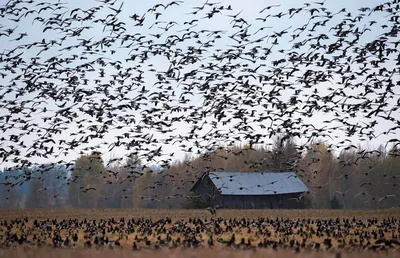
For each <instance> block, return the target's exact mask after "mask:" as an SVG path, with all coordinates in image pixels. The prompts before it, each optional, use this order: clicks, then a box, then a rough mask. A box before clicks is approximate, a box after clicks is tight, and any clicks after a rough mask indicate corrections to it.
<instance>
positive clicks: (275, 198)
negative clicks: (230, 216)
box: [217, 194, 303, 209]
mask: <svg viewBox="0 0 400 258" xmlns="http://www.w3.org/2000/svg"><path fill="white" fill-rule="evenodd" d="M297 196H298V194H284V195H223V196H219V198H218V199H217V204H219V205H222V206H223V207H224V208H230V209H299V208H302V207H303V206H302V203H297V202H296V201H295V200H290V199H289V198H295V197H297Z"/></svg>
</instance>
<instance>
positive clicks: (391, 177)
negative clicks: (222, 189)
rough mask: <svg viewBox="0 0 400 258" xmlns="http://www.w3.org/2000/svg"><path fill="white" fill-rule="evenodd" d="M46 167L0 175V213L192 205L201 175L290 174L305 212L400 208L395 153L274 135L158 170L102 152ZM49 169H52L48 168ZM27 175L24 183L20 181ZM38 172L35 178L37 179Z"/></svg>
mask: <svg viewBox="0 0 400 258" xmlns="http://www.w3.org/2000/svg"><path fill="white" fill-rule="evenodd" d="M48 166H49V167H50V168H49V169H46V165H43V166H41V167H35V168H27V169H26V170H24V171H21V170H10V169H6V170H4V171H3V172H2V173H0V182H1V184H0V193H1V196H2V198H1V200H0V207H1V208H44V207H47V208H57V207H75V208H193V207H198V206H196V205H197V204H196V202H194V198H192V197H193V193H191V192H190V189H191V188H192V186H193V184H194V183H195V182H196V181H197V180H198V178H200V177H201V176H202V175H203V174H204V173H206V172H212V171H230V172H261V171H264V172H268V171H271V172H285V171H294V172H295V173H296V175H297V176H298V177H299V178H300V179H301V180H302V181H303V182H304V184H305V185H306V186H307V187H308V188H309V190H310V192H309V193H307V194H306V195H305V196H304V199H303V202H304V203H305V207H307V208H346V209H363V208H368V209H375V208H390V207H399V206H400V198H399V196H400V188H399V187H398V183H400V181H399V178H400V150H399V149H397V148H392V149H390V150H386V148H384V147H383V146H381V147H380V148H378V150H368V149H366V148H363V147H361V146H354V145H349V147H347V148H345V149H344V150H342V151H341V152H340V153H339V154H336V153H335V151H334V149H333V147H332V145H329V144H328V143H324V142H322V141H316V142H312V143H309V144H307V145H304V146H300V145H297V144H296V143H295V142H294V141H293V140H292V139H284V138H282V137H277V138H276V139H275V141H274V143H273V144H272V145H265V146H263V147H257V148H255V147H252V146H249V145H243V146H230V147H222V146H221V147H218V148H216V149H215V150H213V151H210V152H208V153H205V154H203V155H201V156H190V155H186V156H185V157H184V158H183V159H182V160H180V161H175V162H172V163H171V164H169V165H168V166H167V167H166V168H165V169H164V170H160V168H157V167H146V166H143V165H142V161H141V160H140V159H139V158H138V157H137V156H136V155H130V156H129V157H128V158H127V159H126V160H125V161H123V162H119V163H113V164H110V165H108V166H105V164H104V161H103V159H102V157H101V153H97V152H93V153H91V154H89V155H82V156H80V157H79V158H78V159H77V160H76V162H75V164H74V166H72V167H67V166H64V165H51V164H50V165H48ZM51 166H52V167H51ZM11 173H13V175H16V174H18V175H21V177H20V178H21V180H22V179H23V178H25V179H26V177H27V175H29V177H30V178H29V181H27V182H25V183H23V184H22V183H21V182H19V181H18V178H19V177H18V176H17V177H14V178H12V177H11V176H10V175H11ZM37 173H40V175H43V176H40V177H38V178H41V179H37V178H35V174H37Z"/></svg>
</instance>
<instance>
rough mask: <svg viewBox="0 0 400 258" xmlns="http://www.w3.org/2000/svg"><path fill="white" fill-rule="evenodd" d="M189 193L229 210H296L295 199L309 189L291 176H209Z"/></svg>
mask: <svg viewBox="0 0 400 258" xmlns="http://www.w3.org/2000/svg"><path fill="white" fill-rule="evenodd" d="M191 191H192V192H194V193H195V194H196V195H200V196H202V198H203V199H204V200H205V201H207V202H209V203H210V204H211V205H221V206H223V207H224V208H230V209H295V208H303V207H304V203H303V202H302V200H301V201H299V200H298V199H297V200H296V198H298V197H299V195H301V194H303V193H305V192H308V191H309V189H308V188H307V186H305V184H304V183H303V182H302V181H301V180H300V178H299V177H298V176H296V174H295V173H294V172H208V173H204V174H203V175H202V177H201V178H200V179H199V180H197V181H196V182H195V184H194V185H193V187H192V188H191Z"/></svg>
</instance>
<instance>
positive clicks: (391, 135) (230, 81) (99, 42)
mask: <svg viewBox="0 0 400 258" xmlns="http://www.w3.org/2000/svg"><path fill="white" fill-rule="evenodd" d="M184 4H185V3H184V2H183V1H172V2H170V3H165V4H156V5H154V6H152V7H151V8H149V9H148V10H147V11H145V12H144V13H135V12H134V11H132V9H130V8H126V6H127V3H124V2H122V1H118V0H112V1H111V0H103V1H96V2H94V3H93V6H92V7H91V8H87V9H85V8H83V7H82V8H75V7H74V8H71V7H70V5H69V4H68V3H63V2H61V1H57V2H52V3H48V2H36V1H33V0H26V1H24V0H10V1H8V3H7V4H5V5H3V6H2V7H1V8H0V42H2V46H3V48H4V49H2V50H1V52H0V80H1V83H0V113H1V116H0V130H1V133H2V135H1V139H0V163H1V164H2V165H3V166H4V165H7V164H8V165H9V166H13V168H23V167H29V166H33V165H37V164H39V163H40V162H38V160H41V161H43V160H45V161H48V160H57V161H55V162H53V163H52V164H67V166H70V167H73V165H74V161H73V160H74V159H71V160H66V157H71V156H70V155H71V153H72V154H74V153H75V154H85V153H90V152H93V151H100V152H104V150H107V151H108V152H112V151H117V152H120V151H127V152H129V153H130V154H134V155H137V156H138V157H139V158H140V159H142V160H143V161H144V165H143V166H142V168H141V170H140V171H143V169H145V168H146V167H149V166H150V165H151V164H157V165H158V166H160V167H161V169H162V170H161V173H162V171H163V170H165V169H167V168H168V167H169V166H170V164H171V161H172V158H173V157H174V151H172V152H171V153H167V151H165V149H168V146H172V147H173V148H174V149H176V150H178V149H179V150H182V151H184V152H185V153H189V154H194V155H200V156H202V157H203V158H204V159H207V158H208V156H207V155H209V153H210V152H212V151H214V150H216V149H218V148H219V147H220V146H222V145H224V146H233V145H235V144H237V143H240V142H247V143H248V146H249V147H248V148H249V149H254V148H256V147H257V146H263V145H265V144H268V140H269V139H271V138H273V137H275V136H277V135H282V136H283V137H282V138H281V141H282V142H285V141H286V140H288V139H297V140H304V139H305V144H304V145H303V147H302V148H303V150H306V145H307V144H308V143H311V142H313V141H314V140H316V139H327V140H330V141H332V144H331V145H329V148H330V149H331V150H336V149H345V150H352V149H354V150H356V149H357V146H356V144H354V143H353V142H352V140H350V138H351V137H356V139H357V140H359V141H368V140H373V139H378V138H379V137H386V138H385V140H384V141H385V142H384V145H385V147H392V146H393V149H394V150H396V149H398V148H399V146H400V139H399V138H398V137H397V135H398V133H399V129H400V120H399V116H398V114H399V110H398V109H399V107H400V97H399V93H400V92H399V90H398V88H399V86H400V80H399V67H400V52H399V50H400V48H399V45H400V39H399V27H400V19H399V16H400V14H399V11H400V3H399V1H398V0H393V1H387V2H384V3H382V4H379V5H377V6H373V7H363V8H359V9H358V10H353V11H352V12H350V11H349V10H347V9H346V8H341V9H339V10H337V11H332V10H329V9H328V8H327V7H326V3H325V1H324V2H310V3H304V4H302V5H299V6H297V7H295V6H293V7H292V8H290V9H288V10H282V8H280V5H272V6H268V7H265V8H263V9H262V10H260V11H259V13H258V16H257V17H253V18H247V17H245V16H243V15H242V11H235V10H234V6H231V5H224V4H222V3H219V2H213V1H210V0H207V1H205V2H204V3H203V4H201V5H199V6H195V7H193V8H191V9H190V10H191V11H190V12H189V13H187V14H184V15H180V18H182V19H183V20H182V21H174V20H171V19H168V18H169V17H171V14H172V15H173V16H176V15H174V14H176V13H177V12H180V9H179V8H180V7H182V6H183V5H184ZM299 17H300V18H301V19H304V17H306V22H305V23H304V24H301V26H298V25H299V24H298V21H299V20H298V19H299ZM284 19H287V20H286V22H284V21H283V20H284ZM296 19H297V20H296ZM225 20H226V21H227V27H223V28H218V24H223V21H225ZM280 21H282V24H289V25H288V26H287V27H286V26H285V27H282V28H280V27H279V25H280ZM30 24H32V26H34V29H38V30H40V31H39V32H40V33H38V34H36V33H35V34H34V35H33V33H32V32H31V31H23V29H24V27H26V26H28V25H30ZM211 24H212V26H211ZM271 24H274V25H275V26H274V27H270V26H269V25H271ZM202 26H203V27H202ZM221 26H222V25H221ZM150 82H151V83H150ZM318 116H320V117H323V118H322V120H323V121H322V127H319V126H317V125H316V124H315V121H316V120H320V117H318ZM380 124H384V126H383V127H384V128H383V129H382V128H381V127H379V125H380ZM341 137H342V138H341ZM338 139H339V140H338ZM340 139H342V140H340ZM343 139H344V140H343ZM300 149H301V148H300ZM102 150H103V151H102ZM375 152H379V151H378V150H374V151H366V150H364V151H361V152H359V154H360V157H361V158H366V157H367V156H368V155H370V154H374V153H375ZM391 155H394V156H400V153H399V152H398V151H397V152H396V151H394V152H393V153H391ZM123 158H124V157H117V158H112V159H111V160H110V163H112V162H118V161H121V160H122V159H123ZM345 165H347V164H345ZM188 166H191V164H190V162H188ZM293 166H295V164H293ZM48 167H49V166H42V168H43V171H42V170H41V171H40V173H36V174H35V175H32V174H31V173H29V172H26V173H25V174H22V175H18V178H9V179H8V180H7V181H6V182H1V183H2V184H4V185H7V186H10V187H14V186H18V185H21V184H23V183H25V182H27V181H30V180H31V179H33V178H41V177H42V176H43V173H45V172H46V171H47V168H48ZM140 171H139V172H138V171H132V173H140ZM210 171H212V168H210ZM104 172H105V173H109V174H111V173H112V174H113V175H115V172H113V171H109V170H106V171H104ZM116 176H118V175H116ZM12 179H14V180H15V181H12ZM367 183H369V182H367ZM81 190H82V191H86V192H88V191H91V190H92V189H89V188H88V189H85V188H83V189H81ZM342 194H345V193H342ZM389 197H390V196H389ZM219 222H221V221H219ZM15 223H16V225H18V223H24V222H22V221H20V222H15ZM43 223H51V222H43ZM54 223H55V225H61V224H63V223H77V224H81V223H84V224H86V223H88V224H90V225H91V226H88V227H89V228H91V227H94V228H95V229H97V228H98V227H100V225H103V226H104V228H106V226H105V224H104V223H103V222H101V223H100V224H96V223H94V222H90V223H89V222H77V221H75V222H73V221H64V222H54ZM93 223H94V224H93ZM126 223H128V222H126ZM129 223H132V225H133V224H134V223H135V222H129ZM137 223H139V222H137ZM140 223H143V225H144V226H143V227H144V228H145V229H146V230H148V223H145V222H142V221H141V222H140ZM149 223H150V222H149ZM159 223H160V225H164V223H165V221H164V222H159ZM195 223H196V224H197V226H198V227H199V228H200V229H199V230H203V222H201V221H197V220H196V221H195ZM213 223H215V222H213ZM224 223H227V222H224ZM230 223H233V224H235V223H241V222H230ZM246 223H250V222H246ZM251 223H254V224H255V225H256V224H257V223H258V224H257V225H258V226H261V225H262V223H263V222H260V221H258V222H251ZM274 223H275V222H274ZM282 223H283V224H285V223H284V222H282ZM282 223H278V224H277V225H276V226H277V228H278V229H281V227H284V226H281V224H282ZM290 223H292V222H290ZM297 223H301V222H297ZM327 223H332V224H333V225H335V223H334V222H321V225H320V227H326V225H327ZM40 224H41V223H39V224H38V225H37V227H38V228H41V226H40ZM150 224H151V223H150ZM213 225H214V226H213V227H215V225H218V223H216V224H213ZM103 226H101V227H103ZM112 227H114V226H112ZM154 227H159V229H158V230H161V229H162V228H163V226H156V225H154ZM185 227H186V226H185V225H184V224H178V225H177V226H176V230H181V229H182V228H185ZM385 227H389V226H388V225H386V224H385ZM214 230H220V229H214ZM342 230H346V226H345V227H343V228H342ZM317 232H319V231H317ZM42 233H43V232H42ZM42 233H40V234H42ZM45 234H46V233H45ZM49 234H50V233H49ZM360 234H362V233H360ZM52 237H55V235H52ZM12 239H15V241H21V240H20V238H19V239H17V238H15V237H14V238H7V241H8V242H12V241H13V240H12ZM60 241H61V240H60ZM60 241H58V240H55V242H57V243H58V242H60ZM65 241H66V240H65V239H63V240H62V241H61V242H65ZM159 241H161V240H159ZM163 241H164V242H165V241H166V240H163ZM187 241H189V242H191V241H194V240H187ZM367 241H368V240H367V237H365V238H364V241H363V242H362V243H363V244H365V243H366V242H367ZM61 242H60V243H61ZM89 242H90V241H89ZM192 244H193V243H192ZM263 244H266V243H263ZM275 244H276V243H275Z"/></svg>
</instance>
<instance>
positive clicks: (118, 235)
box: [0, 209, 400, 258]
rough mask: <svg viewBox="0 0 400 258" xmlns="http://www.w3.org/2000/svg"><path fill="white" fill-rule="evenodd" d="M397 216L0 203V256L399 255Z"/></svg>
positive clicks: (385, 212)
mask: <svg viewBox="0 0 400 258" xmlns="http://www.w3.org/2000/svg"><path fill="white" fill-rule="evenodd" d="M112 218H114V220H111V219H112ZM120 218H124V220H122V221H121V220H120ZM235 218H236V219H235ZM93 219H95V220H96V221H95V222H94V221H93ZM194 219H196V220H194ZM308 219H310V220H308ZM337 219H338V220H337ZM34 220H37V221H36V224H35V222H34ZM399 220H400V209H390V210H378V211H368V210H361V211H360V210H358V211H356V210H346V211H341V210H219V211H218V212H217V216H215V217H212V216H211V215H210V214H209V213H208V211H206V210H148V209H141V210H131V209H105V210H99V209H96V210H90V209H87V210H86V209H85V210H77V209H55V210H40V209H37V210H0V221H1V224H0V246H1V247H2V248H0V257H10V258H11V257H35V258H36V257H37V258H39V257H57V258H63V257H66V258H69V257H74V258H80V257H96V258H102V257H111V256H118V257H159V256H161V255H162V256H163V257H209V256H218V257H336V258H339V257H360V256H361V255H362V256H363V258H368V257H382V255H385V256H387V257H400V243H399V242H398V240H399V239H400V236H399V235H400V222H399ZM5 221H6V222H7V223H5ZM12 222H13V223H12ZM74 234H76V238H77V239H75V240H76V241H75V240H74V241H72V239H73V236H74ZM233 235H234V236H235V239H232V236H233ZM104 236H106V237H107V240H106V241H103V240H102V239H103V238H104ZM58 237H59V238H58ZM99 239H100V240H99ZM327 239H328V240H329V241H330V242H328V244H327V243H326V241H327ZM211 240H212V241H211ZM384 240H385V241H386V240H387V241H389V240H390V241H392V240H393V241H392V242H390V243H389V242H387V241H386V242H385V241H384ZM210 241H211V242H212V243H211V244H210ZM396 241H397V242H396ZM39 245H40V247H38V246H39ZM134 247H135V248H134Z"/></svg>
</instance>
